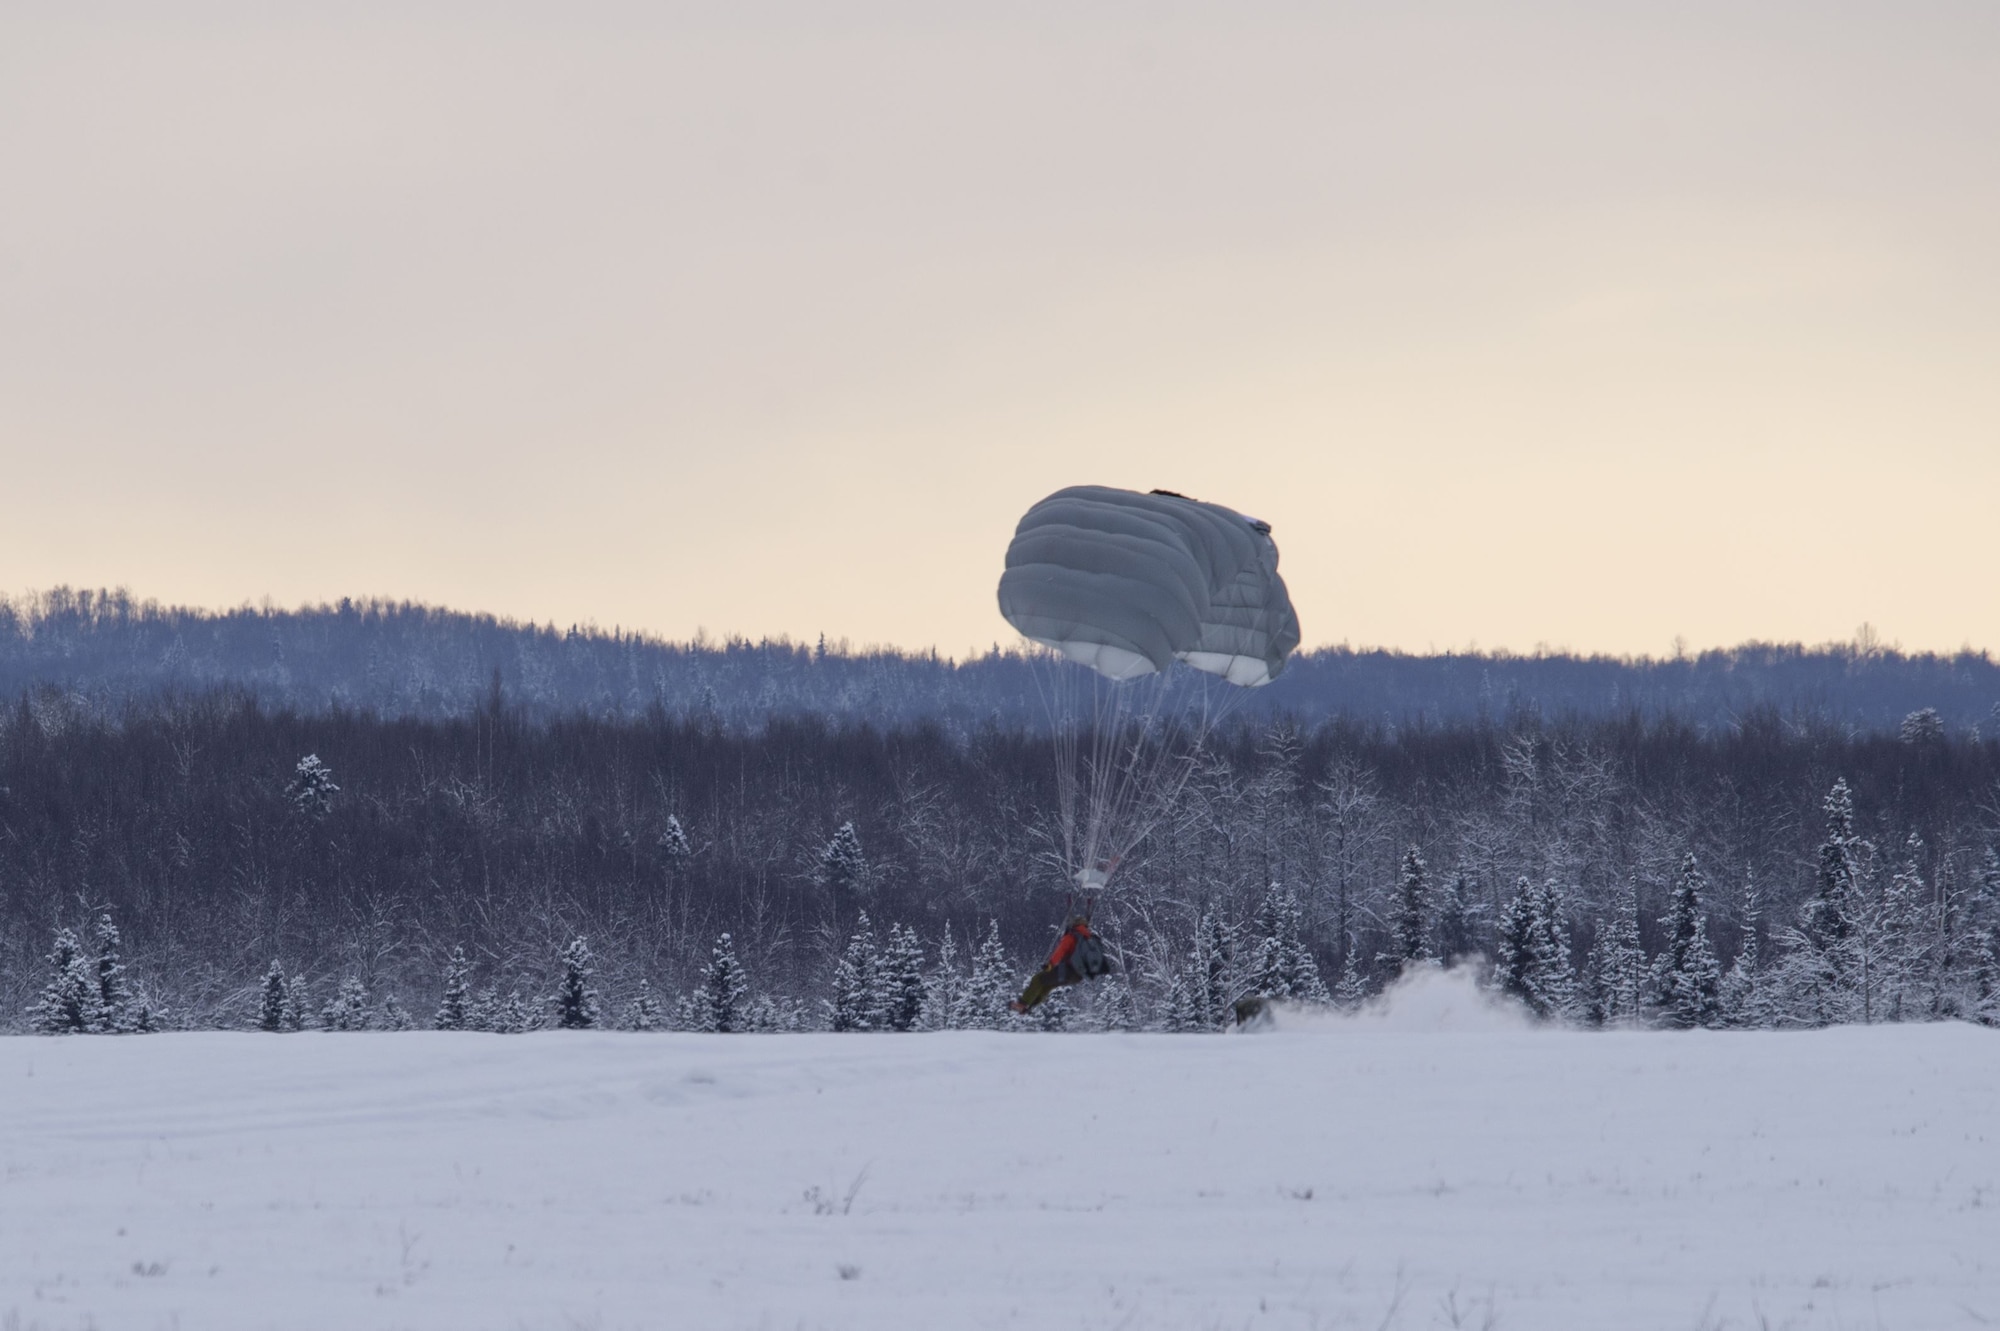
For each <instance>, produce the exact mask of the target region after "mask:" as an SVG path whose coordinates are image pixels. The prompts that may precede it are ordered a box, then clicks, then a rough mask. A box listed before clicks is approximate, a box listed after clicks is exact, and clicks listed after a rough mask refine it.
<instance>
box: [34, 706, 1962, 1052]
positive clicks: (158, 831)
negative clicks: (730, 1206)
mask: <svg viewBox="0 0 2000 1331" xmlns="http://www.w3.org/2000/svg"><path fill="white" fill-rule="evenodd" d="M1183 756H1184V758H1185V760H1186V761H1187V762H1189V763H1190V764H1191V765H1192V770H1191V774H1190V775H1189V777H1188V779H1187V781H1186V783H1185V785H1184V786H1183V787H1180V788H1178V790H1177V792H1176V793H1175V795H1174V798H1173V800H1172V804H1171V807H1170V809H1169V811H1168V816H1167V817H1166V818H1165V819H1164V821H1163V822H1162V823H1161V824H1160V825H1159V826H1158V827H1157V828H1156V829H1155V830H1154V832H1153V833H1152V835H1151V836H1150V837H1149V838H1148V839H1147V840H1146V841H1145V843H1144V844H1143V845H1142V847H1141V848H1140V850H1139V852H1138V854H1137V855H1136V856H1135V857H1134V858H1133V859H1132V860H1131V861H1130V862H1129V863H1127V864H1126V865H1125V866H1124V868H1123V869H1122V870H1121V872H1120V873H1119V875H1118V877H1117V879H1116V881H1115V883H1114V885H1113V887H1112V890H1110V891H1109V892H1107V893H1106V894H1105V896H1104V898H1103V899H1102V900H1100V901H1099V902H1098V903H1097V924H1098V926H1099V929H1100V931H1101V932H1102V934H1103V935H1104V936H1105V937H1106V938H1107V940H1108V941H1109V943H1110V944H1111V946H1112V949H1113V954H1114V958H1115V960H1116V962H1117V964H1118V972H1117V974H1115V975H1114V976H1113V977H1112V978H1110V979H1107V980H1103V981H1099V982H1096V983H1094V984H1092V985H1089V986H1086V987H1085V991H1063V994H1062V998H1061V1001H1052V1002H1050V1003H1049V1004H1047V1005H1046V1006H1045V1007H1044V1008H1043V1009H1041V1010H1040V1011H1039V1012H1038V1013H1037V1014H1036V1016H1035V1017H1034V1019H1033V1020H1032V1025H1033V1026H1034V1027H1036V1028H1056V1029H1059V1028H1062V1027H1064V1026H1074V1027H1088V1028H1104V1027H1117V1028H1132V1029H1171V1030H1189V1029H1206V1028H1219V1027H1221V1026H1222V1025H1223V1024H1225V1022H1226V1021H1227V1020H1228V1018H1229V1014H1230V1010H1231V1007H1232V1005H1233V1004H1234V1003H1235V1001H1236V1000H1237V999H1240V998H1243V997H1245V996H1249V995H1262V996H1265V997H1270V998H1277V999H1292V1000H1298V1001H1303V1002H1315V1003H1328V1004H1335V1005H1345V1006H1353V1005H1356V1004H1359V1003H1362V1002H1364V1001H1365V1000H1366V999H1367V997H1368V996H1369V995H1371V994H1373V993H1375V992H1378V991H1379V990H1380V989H1381V988H1382V987H1383V986H1384V985H1386V984H1388V983H1390V982H1391V981H1392V980H1393V979H1394V978H1395V977H1396V976H1398V975H1399V974H1401V973H1402V972H1403V971H1404V970H1405V969H1406V968H1407V967H1410V966H1413V965H1418V966H1421V965H1433V964H1446V963H1451V964H1460V965H1467V966H1473V967H1477V968H1479V969H1480V971H1481V973H1482V974H1483V975H1484V977H1485V982H1486V983H1488V984H1490V985H1491V986H1493V987H1494V988H1496V989H1498V990H1500V991H1503V992H1506V993H1510V994H1512V995H1514V996H1516V997H1518V998H1519V999H1520V1000H1521V1001H1522V1002H1523V1003H1525V1004H1526V1005H1527V1006H1528V1007H1530V1008H1531V1009H1532V1010H1534V1011H1535V1012H1537V1013H1539V1014H1541V1015H1542V1016H1544V1017H1546V1018H1549V1019H1551V1020H1560V1021H1568V1022H1576V1023H1583V1024H1600V1023H1616V1024H1626V1023H1644V1024H1664V1025H1680V1026H1685V1025H1710V1026H1722V1025H1799V1024H1805V1025H1812V1024H1823V1023H1830V1022H1844V1021H1859V1022H1875V1021H1897V1020H1912V1019H1931V1018H1939V1017H1946V1018H1953V1017H1956V1018H1966V1019H1973V1020H1979V1021H1983V1022H1987V1023H1993V1022H1995V1021H2000V998H1996V989H1997V988H2000V976H1996V967H1997V966H2000V961H1997V960H1996V929H2000V739H1994V738H1986V739H1980V738H1975V737H1972V736H1969V735H1967V734H1965V733H1963V732H1962V731H1959V730H1957V729H1955V728H1954V727H1952V726H1951V725H1948V724H1947V723H1946V722H1945V721H1944V720H1943V719H1942V718H1941V717H1940V716H1939V715H1938V714H1937V713H1936V712H1934V711H1925V710H1919V711H1918V712H1915V713H1913V714H1911V715H1910V716H1908V717H1906V718H1904V720H1903V721H1902V723H1901V724H1899V725H1898V726H1897V727H1895V728H1893V729H1890V730H1887V731H1879V732H1878V731H1863V730H1858V729H1855V728H1852V727H1836V726H1832V725H1817V726H1815V725H1810V724H1802V723H1800V722H1798V721H1797V720H1795V719H1788V718H1786V717H1784V716H1782V715H1780V714H1779V713H1778V712H1777V711H1776V710H1775V709H1767V710H1764V711H1760V712H1756V713H1752V714H1750V715H1748V716H1746V717H1743V718H1741V719H1740V720H1739V721H1738V723H1737V724H1735V725H1733V726H1731V727H1728V728H1726V729H1718V728H1709V729H1700V728H1696V727H1694V726H1692V725H1689V724H1686V723H1684V722H1681V721H1678V720H1675V719H1673V718H1664V719H1647V718H1644V717H1641V716H1639V715H1636V714H1633V713H1626V714H1623V715H1618V716H1609V717H1599V718H1589V717H1575V716H1572V717H1569V718H1566V719H1561V720H1547V719H1543V718H1541V717H1538V716H1536V715H1535V714H1533V713H1525V712H1524V713H1517V714H1515V715H1513V716H1511V717H1509V718H1506V719H1491V718H1488V719H1475V720H1467V721H1461V722H1457V723H1450V724H1437V725H1421V724H1416V725H1402V726H1391V725H1389V724H1386V723H1384V722H1380V721H1368V720H1360V719H1355V718H1352V717H1341V716H1335V717H1331V718H1326V719H1322V720H1320V721H1318V722H1317V723H1313V724H1301V723H1299V722H1297V721H1293V720H1271V719H1267V718H1262V717H1255V716H1252V717H1244V718H1238V719H1237V720H1236V721H1235V722H1234V723H1233V724H1230V725H1227V726H1224V727H1223V728H1221V729H1218V730H1217V731H1215V732H1214V733H1213V734H1211V735H1210V736H1209V737H1208V739H1207V742H1206V743H1205V744H1203V745H1201V746H1200V748H1199V749H1198V750H1192V751H1189V752H1188V753H1186V754H1185V755H1183ZM1056 792H1057V782H1056V771H1055V760H1054V756H1053V750H1052V745H1051V743H1050V740H1049V738H1048V736H1047V735H1046V734H1044V733H1041V732H1039V731H1037V730H1035V729H1033V728H1031V727H1027V726H1021V725H1006V724H1002V723H999V722H988V723H987V724H985V725H982V726H978V727H975V728H973V729H971V730H970V731H968V732H966V733H963V734H960V733H954V732H953V731H952V730H950V729H948V728H946V727H944V726H940V725H935V724H926V723H916V724H908V725H891V726H886V727H876V726H869V725H866V724H852V723H839V722H834V721H829V720H827V719H825V718H823V717H815V716H809V715H808V716H789V717H788V716H783V715H774V716H771V717H769V718H767V719H766V720H765V722H764V723H763V724H762V725H760V726H757V727H754V728H749V727H740V726H732V725H729V724H726V723H725V722H724V721H722V720H721V719H719V718H717V717H716V716H714V715H703V714H700V713H696V714H692V715H679V714H674V713H669V712H667V711H665V710H664V709H654V710H653V711H652V712H650V713H649V714H646V715H641V716H636V717H593V716H589V715H585V714H572V715H569V716H564V717H557V718H553V719H544V718H541V717H538V716H536V715H534V714H532V713H531V712H530V711H529V710H528V709H525V708H521V707H516V706H514V705H513V704H512V703H511V702H510V701H509V699H508V697H507V695H506V693H505V691H504V689H503V688H500V687H497V686H493V687H490V688H489V692H488V695H487V697H486V698H485V699H484V700H483V701H482V702H481V703H480V704H479V705H477V706H475V707H470V708H467V709H464V710H463V711H462V712H461V713H460V714H459V715H457V716H455V717H450V718H444V719H435V718H421V717H402V718H395V717H384V716H380V715H376V714H374V713H370V712H362V711H355V710H347V709H329V710H321V711H317V712H301V711H292V710H288V709H282V708H272V707H268V706H266V705H264V704H262V703H260V702H259V701H258V700H256V699H255V698H254V697H252V696H251V695H249V694H247V693H245V692H243V691H240V690H228V689H223V690H214V691H209V692H204V693H198V694H184V693H172V694H164V695H158V696H154V697H151V698H137V699H130V700H127V701H126V702H124V703H122V704H121V705H120V706H119V707H118V708H116V709H115V710H111V709H107V708H106V707H105V706H103V705H101V704H100V703H93V702H90V701H88V700H85V699H79V698H77V697H75V696H73V695H69V694H65V693H62V692H60V691H55V690H47V689H44V690H37V691H31V692H24V693H23V694H21V695H20V696H19V697H18V698H17V699H16V700H15V702H14V703H13V704H12V705H11V706H9V707H7V708H6V710H5V712H4V713H3V714H0V1011H4V1013H5V1014H6V1016H5V1020H6V1022H7V1024H8V1025H9V1026H10V1027H11V1028H13V1029H40V1030H47V1031H52V1032H62V1031H115V1030H144V1029H162V1028H180V1027H189V1026H193V1027H209V1026H219V1027H238V1028H241V1027H259V1026H261V1027H264V1028H266V1029H271V1030H294V1029H302V1028H306V1027H323V1028H328V1029H335V1030H338V1029H360V1028H369V1027H381V1026H388V1027H397V1026H406V1025H419V1026H432V1025H440V1026H445V1027H453V1026H461V1027H469V1028H478V1029H487V1030H495V1031H510V1030H523V1029H530V1028H534V1027H540V1026H544V1025H570V1026H593V1025H622V1026H628V1027H633V1028H639V1029H648V1028H652V1029H660V1028H692V1029H708V1030H724V1031H731V1030H771V1029H800V1028H832V1029H846V1030H857V1031H861V1030H870V1031H872V1030H910V1029H925V1028H936V1027H951V1026H1002V1025H1005V1024H1007V1023H1009V1022H1013V1021H1016V1020H1017V1019H1015V1018H1011V1017H1008V1016H1007V1015H1006V1014H1005V1012H1004V1004H1005V999H1006V998H1007V997H1008V996H1009V995H1010V994H1012V993H1013V992H1016V991H1017V990H1018V988H1019V986H1020V984H1021V982H1022V981H1023V979H1024V978H1025V976H1026V974H1027V972H1028V971H1029V970H1030V969H1032V967H1033V965H1034V964H1035V963H1036V962H1037V961H1038V960H1039V958H1040V956H1041V954H1042V953H1043V952H1044V951H1045V950H1046V949H1047V948H1048V946H1049V945H1050V943H1051V942H1052V941H1053V939H1054V937H1055V933H1056V931H1057V929H1058V928H1059V926H1060V924H1061V922H1062V918H1063V914H1064V910H1065V904H1066V900H1067V897H1068V884H1067V882H1066V880H1065V878H1064V875H1063V873H1062V870H1061V868H1060V864H1061V857H1060V856H1059V854H1058V853H1057V844H1056V843H1057V839H1058V837H1057V832H1056V829H1055V821H1056V818H1057V814H1058V808H1057V795H1056ZM1024 1024H1025V1023H1024Z"/></svg>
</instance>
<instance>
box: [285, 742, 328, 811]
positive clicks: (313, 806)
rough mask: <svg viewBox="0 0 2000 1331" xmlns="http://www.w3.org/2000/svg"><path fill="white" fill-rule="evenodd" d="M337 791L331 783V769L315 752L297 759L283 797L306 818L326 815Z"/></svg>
mask: <svg viewBox="0 0 2000 1331" xmlns="http://www.w3.org/2000/svg"><path fill="white" fill-rule="evenodd" d="M339 793H340V787H339V786H337V785H335V784H334V783H333V769H332V768H331V767H328V766H327V765H326V764H325V763H323V762H321V761H320V760H319V755H318V754H316V753H308V754H307V755H306V756H305V757H303V758H301V759H299V765H298V767H297V768H296V769H295V770H294V771H293V773H292V780H291V783H290V784H289V785H287V786H286V787H285V798H286V799H287V800H289V801H291V805H292V807H293V808H294V809H296V810H297V811H298V812H300V813H302V814H304V815H305V816H306V817H308V818H324V817H326V815H327V814H328V813H330V812H331V811H332V809H333V797H334V796H335V795H338V794H339Z"/></svg>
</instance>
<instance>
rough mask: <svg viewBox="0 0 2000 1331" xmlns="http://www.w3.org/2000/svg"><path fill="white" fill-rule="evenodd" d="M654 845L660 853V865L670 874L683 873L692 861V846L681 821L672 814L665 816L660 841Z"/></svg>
mask: <svg viewBox="0 0 2000 1331" xmlns="http://www.w3.org/2000/svg"><path fill="white" fill-rule="evenodd" d="M654 845H655V848H656V849H657V850H658V851H659V852H660V863H661V864H662V865H663V866H664V867H665V868H666V870H667V872H668V873H670V874H676V875H678V874H680V873H683V872H685V871H686V869H687V867H688V865H689V863H690V862H692V861H693V859H694V846H693V845H692V844H690V843H689V841H688V835H687V832H686V831H684V830H683V829H682V827H681V820H680V819H679V818H677V817H675V816H674V815H673V814H668V815H667V825H666V826H665V827H664V828H662V829H661V830H660V839H659V840H658V841H657V842H655V843H654Z"/></svg>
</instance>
